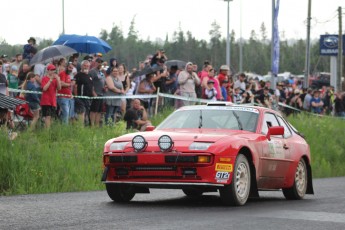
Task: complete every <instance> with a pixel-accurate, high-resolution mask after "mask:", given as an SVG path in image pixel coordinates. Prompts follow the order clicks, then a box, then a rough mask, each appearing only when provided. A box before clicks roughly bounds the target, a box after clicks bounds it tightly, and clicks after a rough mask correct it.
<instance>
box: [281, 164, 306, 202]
mask: <svg viewBox="0 0 345 230" xmlns="http://www.w3.org/2000/svg"><path fill="white" fill-rule="evenodd" d="M307 185H308V170H307V165H306V163H305V160H304V159H301V160H300V161H299V162H298V165H297V168H296V171H295V180H294V183H293V186H292V187H291V188H285V189H283V194H284V196H285V198H286V199H288V200H301V199H303V197H304V195H305V193H306V191H307Z"/></svg>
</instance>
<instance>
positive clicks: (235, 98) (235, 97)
mask: <svg viewBox="0 0 345 230" xmlns="http://www.w3.org/2000/svg"><path fill="white" fill-rule="evenodd" d="M233 102H234V103H235V104H241V103H242V95H241V88H240V87H237V88H235V89H234V94H233Z"/></svg>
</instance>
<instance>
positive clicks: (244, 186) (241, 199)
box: [219, 154, 251, 206]
mask: <svg viewBox="0 0 345 230" xmlns="http://www.w3.org/2000/svg"><path fill="white" fill-rule="evenodd" d="M250 186H251V172H250V166H249V163H248V159H247V158H246V157H245V156H244V155H243V154H239V155H238V156H237V158H236V162H235V167H234V170H233V175H232V182H231V184H229V185H226V186H225V187H223V188H221V189H220V190H219V193H220V198H221V200H222V202H223V203H224V204H225V205H234V206H241V205H244V204H245V203H246V202H247V200H248V198H249V192H250Z"/></svg>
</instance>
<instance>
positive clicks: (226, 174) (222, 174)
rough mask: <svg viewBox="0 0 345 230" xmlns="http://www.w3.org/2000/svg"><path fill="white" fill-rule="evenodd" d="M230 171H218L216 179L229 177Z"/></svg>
mask: <svg viewBox="0 0 345 230" xmlns="http://www.w3.org/2000/svg"><path fill="white" fill-rule="evenodd" d="M229 176H230V173H228V172H217V173H216V179H229Z"/></svg>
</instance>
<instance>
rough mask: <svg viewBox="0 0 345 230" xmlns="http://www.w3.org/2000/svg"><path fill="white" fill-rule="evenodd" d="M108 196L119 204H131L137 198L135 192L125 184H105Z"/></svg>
mask: <svg viewBox="0 0 345 230" xmlns="http://www.w3.org/2000/svg"><path fill="white" fill-rule="evenodd" d="M105 187H106V189H107V193H108V196H109V197H110V199H112V200H113V201H115V202H117V203H125V202H129V201H131V200H132V199H133V197H134V196H135V192H134V191H133V188H132V187H131V186H130V185H125V184H105Z"/></svg>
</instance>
